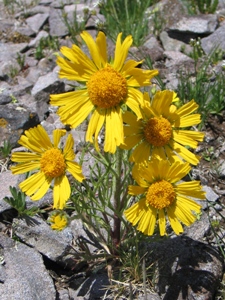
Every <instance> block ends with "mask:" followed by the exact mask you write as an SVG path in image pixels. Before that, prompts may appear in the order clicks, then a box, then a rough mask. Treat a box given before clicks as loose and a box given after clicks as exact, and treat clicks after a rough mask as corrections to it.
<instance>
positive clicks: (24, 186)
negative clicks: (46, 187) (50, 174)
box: [19, 172, 46, 200]
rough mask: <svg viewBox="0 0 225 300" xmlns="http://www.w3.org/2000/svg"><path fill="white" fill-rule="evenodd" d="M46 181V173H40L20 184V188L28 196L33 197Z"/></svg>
mask: <svg viewBox="0 0 225 300" xmlns="http://www.w3.org/2000/svg"><path fill="white" fill-rule="evenodd" d="M45 181H46V177H45V175H44V173H43V172H38V173H35V174H33V175H31V176H30V177H28V178H27V179H26V180H24V181H22V182H21V183H20V184H19V187H20V189H21V190H22V191H23V192H24V193H25V194H27V195H28V196H32V195H33V194H34V193H35V192H36V191H37V190H38V189H40V188H41V186H42V185H43V184H44V182H45ZM37 200H38V199H37Z"/></svg>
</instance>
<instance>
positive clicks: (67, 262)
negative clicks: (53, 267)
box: [13, 217, 76, 268]
mask: <svg viewBox="0 0 225 300" xmlns="http://www.w3.org/2000/svg"><path fill="white" fill-rule="evenodd" d="M28 222H29V223H28ZM28 222H26V220H24V219H23V220H22V219H14V222H13V226H14V230H15V234H16V235H17V236H18V237H19V238H20V239H21V240H22V241H23V242H24V243H26V244H27V245H29V246H32V247H34V248H35V249H36V250H37V251H38V252H40V253H42V254H43V255H45V256H46V257H47V258H49V259H51V260H52V261H54V262H56V263H58V264H60V265H63V266H64V267H65V268H75V266H76V262H75V260H74V250H73V248H72V247H71V245H72V240H73V234H72V232H71V229H70V228H68V227H67V228H66V229H64V230H63V231H60V232H59V231H54V230H52V229H51V227H50V226H49V225H47V224H46V222H45V221H43V220H42V219H41V218H39V217H33V218H30V219H28ZM29 224H30V225H29ZM31 225H32V226H31Z"/></svg>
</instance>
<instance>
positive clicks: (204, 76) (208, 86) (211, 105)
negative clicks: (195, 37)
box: [177, 51, 225, 124]
mask: <svg viewBox="0 0 225 300" xmlns="http://www.w3.org/2000/svg"><path fill="white" fill-rule="evenodd" d="M214 60H215V51H214V52H212V53H211V55H208V57H205V56H204V57H202V60H199V59H198V55H197V56H195V74H194V75H193V74H190V73H189V72H187V73H180V74H179V76H178V79H179V84H178V87H177V93H178V96H179V97H180V99H181V101H182V102H183V103H185V102H187V101H189V100H191V99H194V100H195V101H196V102H197V103H198V105H199V113H201V116H202V123H201V124H204V122H205V120H206V119H207V117H208V115H209V114H220V113H221V112H222V111H223V110H224V108H225V76H224V75H225V71H224V70H222V71H221V72H220V73H217V74H213V73H212V72H211V71H210V68H209V66H210V65H211V64H212V62H213V61H214ZM202 61H203V62H202Z"/></svg>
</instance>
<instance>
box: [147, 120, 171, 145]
mask: <svg viewBox="0 0 225 300" xmlns="http://www.w3.org/2000/svg"><path fill="white" fill-rule="evenodd" d="M144 135H145V139H146V140H147V141H148V142H149V143H150V144H151V145H153V146H155V147H162V146H165V145H167V144H168V142H169V141H170V139H171V136H172V126H171V124H170V122H169V121H168V120H167V119H165V118H163V117H161V118H156V117H154V118H151V119H149V120H148V122H147V124H146V126H145V129H144Z"/></svg>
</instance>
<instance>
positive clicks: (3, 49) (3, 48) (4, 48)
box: [0, 43, 28, 63]
mask: <svg viewBox="0 0 225 300" xmlns="http://www.w3.org/2000/svg"><path fill="white" fill-rule="evenodd" d="M27 46H28V44H27V43H20V44H12V43H7V44H5V43H0V62H1V63H2V62H5V61H7V60H10V59H12V58H16V57H17V53H19V52H24V51H25V49H26V48H27Z"/></svg>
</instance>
